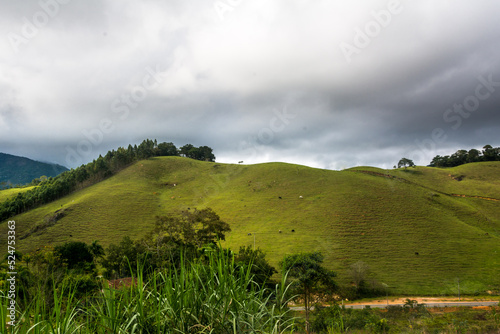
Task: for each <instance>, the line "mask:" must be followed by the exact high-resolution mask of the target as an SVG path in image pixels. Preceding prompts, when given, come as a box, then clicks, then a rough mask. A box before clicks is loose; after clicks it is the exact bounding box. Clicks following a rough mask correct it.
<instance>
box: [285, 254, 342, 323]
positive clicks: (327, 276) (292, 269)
mask: <svg viewBox="0 0 500 334" xmlns="http://www.w3.org/2000/svg"><path fill="white" fill-rule="evenodd" d="M323 259H324V257H323V255H322V254H321V253H320V252H312V253H301V254H293V255H287V256H285V258H284V259H283V261H282V262H281V266H282V268H283V272H288V276H289V277H292V278H294V281H293V284H294V286H295V287H296V289H297V291H298V293H299V294H301V295H302V296H304V304H305V311H306V331H307V333H309V311H310V307H311V305H310V301H311V295H312V294H313V293H315V292H318V291H320V290H321V291H331V292H333V291H334V290H335V289H336V288H337V284H336V283H335V281H334V280H333V278H334V277H335V276H336V274H335V272H333V271H331V270H328V269H326V268H325V267H323V266H322V263H323Z"/></svg>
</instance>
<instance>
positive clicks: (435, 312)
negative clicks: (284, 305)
mask: <svg viewBox="0 0 500 334" xmlns="http://www.w3.org/2000/svg"><path fill="white" fill-rule="evenodd" d="M312 328H313V332H315V333H450V334H451V333H492V334H493V333H498V332H499V331H500V307H499V306H496V307H484V308H471V307H453V308H432V309H428V308H426V307H425V305H424V304H418V303H416V301H414V300H410V299H407V302H406V304H405V305H404V306H389V307H387V308H386V309H370V308H367V309H362V310H354V309H346V308H343V307H341V306H339V305H337V304H333V305H332V306H331V307H320V308H317V309H316V310H315V311H314V319H313V321H312Z"/></svg>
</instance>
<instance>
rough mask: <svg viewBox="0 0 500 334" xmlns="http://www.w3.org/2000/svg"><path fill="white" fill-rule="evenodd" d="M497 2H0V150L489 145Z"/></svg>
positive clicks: (331, 161)
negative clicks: (155, 144) (150, 143)
mask: <svg viewBox="0 0 500 334" xmlns="http://www.w3.org/2000/svg"><path fill="white" fill-rule="evenodd" d="M499 13H500V2H499V1H495V0H491V1H485V0H480V1H469V0H459V1H451V0H450V1H436V0H424V1H422V0H419V1H404V0H402V1H359V0H358V1H352V0H349V1H320V0H316V1H305V0H280V1H269V0H265V1H264V0H251V1H250V0H221V1H211V0H209V1H183V0H169V1H164V0H158V1H156V0H71V1H70V0H40V1H31V0H23V1H8V0H0V35H1V39H0V152H4V153H10V154H15V155H22V156H26V157H29V158H32V159H36V160H43V161H49V162H56V163H59V164H61V165H65V166H67V167H76V166H79V165H80V164H82V163H87V162H89V161H92V160H93V159H95V158H96V157H98V156H99V154H104V153H106V152H107V151H108V150H110V149H115V148H117V147H119V146H127V145H128V144H129V143H132V144H136V143H140V142H141V141H142V140H143V139H146V138H151V139H154V138H156V139H158V141H159V142H163V141H167V142H173V143H174V144H176V145H177V146H178V147H179V146H182V145H184V144H187V143H191V144H193V145H196V146H200V145H207V146H210V147H212V148H213V149H214V153H215V155H216V158H217V161H219V162H229V163H237V162H238V161H244V162H245V163H259V162H268V161H283V162H290V163H298V164H303V165H308V166H312V167H320V168H329V169H342V168H346V167H352V166H356V165H371V166H378V167H383V168H391V167H392V166H393V165H395V164H397V162H398V160H399V159H400V158H402V157H408V158H410V159H413V160H414V162H415V163H416V164H418V165H427V164H428V163H429V162H430V161H431V159H432V158H433V157H434V156H435V155H436V154H441V155H443V154H450V153H453V152H455V151H456V150H457V149H460V148H464V149H470V148H482V147H483V146H484V145H486V144H490V145H492V146H495V147H496V146H500V139H499V133H500V113H499V112H500V24H499Z"/></svg>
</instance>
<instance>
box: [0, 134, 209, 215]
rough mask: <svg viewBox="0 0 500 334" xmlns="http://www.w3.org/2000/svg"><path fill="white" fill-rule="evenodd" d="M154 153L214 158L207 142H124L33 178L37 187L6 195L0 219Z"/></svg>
mask: <svg viewBox="0 0 500 334" xmlns="http://www.w3.org/2000/svg"><path fill="white" fill-rule="evenodd" d="M156 156H185V157H188V158H192V159H196V160H202V161H215V155H214V154H213V152H212V149H211V148H210V147H208V146H200V147H195V146H193V145H191V144H187V145H184V146H182V147H181V148H180V149H177V147H176V146H175V145H174V144H173V143H160V144H158V143H157V141H156V139H155V140H151V139H146V140H144V141H143V142H142V143H140V144H139V145H134V146H132V145H128V148H126V149H125V148H123V147H119V148H118V149H117V150H112V151H109V152H108V153H106V155H105V156H104V157H103V156H101V155H99V158H97V159H95V160H94V161H92V162H89V163H88V164H86V165H81V166H80V167H78V168H75V169H72V170H70V171H66V172H64V173H61V174H59V175H58V176H55V177H49V178H46V177H41V178H37V179H34V180H33V181H32V182H31V185H35V186H37V187H35V188H33V189H31V190H29V191H26V192H22V193H18V194H17V195H16V196H14V197H12V198H9V199H7V200H5V201H4V202H2V203H1V204H0V220H4V219H7V218H9V217H12V216H14V215H17V214H20V213H23V212H25V211H27V210H30V209H33V208H35V207H37V206H39V205H42V204H46V203H49V202H52V201H54V200H56V199H58V198H61V197H63V196H66V195H68V194H70V193H71V192H73V191H75V190H77V189H80V188H83V187H86V186H88V185H91V184H94V183H96V182H99V181H101V180H103V179H104V178H106V177H109V176H111V175H113V174H115V173H116V172H118V171H119V170H121V169H123V168H124V167H126V166H128V165H130V164H131V163H133V162H135V161H138V160H142V159H148V158H151V157H156Z"/></svg>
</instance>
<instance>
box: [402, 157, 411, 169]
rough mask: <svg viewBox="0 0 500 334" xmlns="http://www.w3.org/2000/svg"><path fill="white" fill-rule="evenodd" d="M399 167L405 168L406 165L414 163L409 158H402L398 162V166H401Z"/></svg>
mask: <svg viewBox="0 0 500 334" xmlns="http://www.w3.org/2000/svg"><path fill="white" fill-rule="evenodd" d="M401 167H404V168H405V169H406V167H415V164H414V163H413V160H411V159H407V158H402V159H401V160H399V162H398V168H401Z"/></svg>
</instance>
